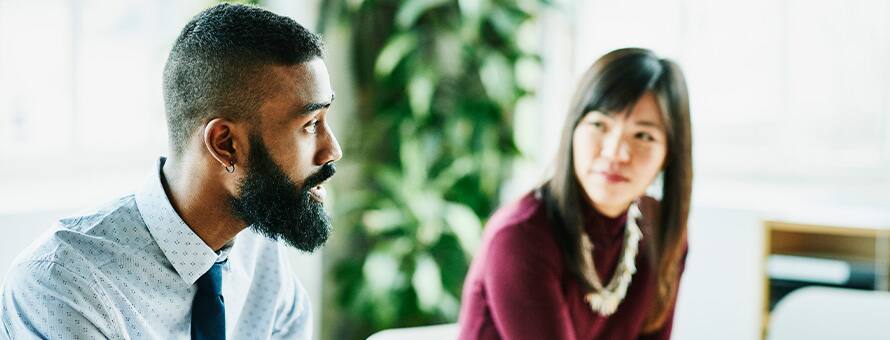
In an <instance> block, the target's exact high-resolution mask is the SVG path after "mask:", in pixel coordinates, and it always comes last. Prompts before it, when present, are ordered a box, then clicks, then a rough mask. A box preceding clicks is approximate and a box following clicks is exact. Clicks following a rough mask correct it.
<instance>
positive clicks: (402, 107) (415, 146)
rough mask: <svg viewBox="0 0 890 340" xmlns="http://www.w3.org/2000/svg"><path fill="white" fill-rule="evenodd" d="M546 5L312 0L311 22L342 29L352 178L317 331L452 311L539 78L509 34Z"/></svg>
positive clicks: (365, 331) (333, 333) (398, 322)
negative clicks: (318, 9)
mask: <svg viewBox="0 0 890 340" xmlns="http://www.w3.org/2000/svg"><path fill="white" fill-rule="evenodd" d="M546 3H547V1H543V0H529V1H497V0H408V1H397V0H364V1H362V0H326V1H323V2H322V16H321V18H322V20H321V27H322V28H325V27H328V28H329V27H331V26H333V25H345V26H341V27H344V28H345V29H346V30H347V31H348V32H349V34H348V40H349V44H350V45H351V46H350V47H351V50H352V52H351V53H352V55H351V56H350V58H351V59H350V62H351V67H352V76H353V79H354V81H355V96H356V98H355V117H353V118H352V119H350V121H349V122H348V124H350V125H351V126H353V128H352V130H351V132H350V133H349V135H341V136H340V138H341V143H342V145H343V148H344V150H345V152H344V154H345V155H347V158H348V160H346V159H345V160H344V161H346V162H350V163H353V164H355V165H356V167H357V170H356V171H355V172H356V176H357V177H358V178H357V179H355V180H354V183H353V184H354V185H353V186H351V187H348V188H343V190H342V192H343V194H342V195H337V197H336V201H335V202H334V204H333V206H334V207H335V209H337V210H336V211H335V213H334V215H335V216H336V219H337V221H336V223H335V225H336V226H337V231H336V235H338V237H344V235H345V237H346V240H345V241H344V242H345V244H346V245H347V246H346V247H344V249H345V251H346V253H345V254H338V255H334V254H332V255H331V256H336V257H335V258H334V260H333V262H334V265H333V270H332V271H330V276H329V277H327V278H326V282H329V283H330V284H331V285H332V286H333V294H331V295H332V296H330V299H328V302H327V303H325V306H326V308H327V309H331V308H335V309H336V310H335V311H334V313H335V314H334V315H336V320H331V319H332V317H328V318H326V319H327V321H326V327H325V329H326V335H327V337H329V338H332V339H353V338H362V339H364V338H365V337H366V336H368V335H369V334H371V333H372V332H375V331H377V330H380V329H385V328H393V327H408V326H417V325H424V324H435V323H444V322H454V321H455V320H456V318H457V314H458V311H459V303H460V294H461V289H462V285H463V280H464V277H465V276H466V273H467V269H468V266H469V263H470V260H471V258H472V255H473V254H474V253H475V251H476V250H477V248H478V246H479V243H480V235H481V229H482V225H483V221H482V220H483V219H484V218H486V217H488V216H489V214H491V212H492V209H494V208H496V206H497V204H498V203H499V202H498V199H497V198H498V196H499V190H500V187H501V184H502V182H503V181H504V179H505V178H506V177H507V176H508V175H509V169H510V164H511V163H510V162H511V160H512V159H513V158H514V157H516V156H517V155H518V153H519V151H518V150H517V147H516V145H515V143H514V138H513V112H514V108H515V104H516V103H517V102H518V101H520V100H521V99H523V97H525V96H529V95H531V90H532V89H533V88H534V87H535V86H536V84H534V81H533V80H528V79H529V77H527V76H525V74H527V73H528V72H527V71H528V70H529V69H534V68H535V67H536V66H537V65H539V58H538V56H537V55H536V54H535V53H534V51H533V48H529V47H528V46H523V44H522V42H521V41H522V39H518V38H521V35H522V34H523V32H524V31H528V30H529V29H530V28H533V22H534V21H533V19H534V17H535V14H536V13H537V11H538V10H539V9H540V7H541V6H542V5H543V4H546ZM329 20H334V21H333V24H331V22H330V21H329ZM526 35H527V33H526ZM355 126H359V128H355ZM356 184H357V185H356ZM328 315H330V314H328Z"/></svg>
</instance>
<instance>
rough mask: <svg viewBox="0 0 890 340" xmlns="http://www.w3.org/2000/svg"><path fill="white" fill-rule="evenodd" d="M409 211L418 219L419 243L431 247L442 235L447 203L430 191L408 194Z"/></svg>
mask: <svg viewBox="0 0 890 340" xmlns="http://www.w3.org/2000/svg"><path fill="white" fill-rule="evenodd" d="M405 194H406V196H407V197H408V201H406V202H405V203H407V206H408V209H409V210H410V211H411V213H412V214H414V216H415V218H417V223H418V226H417V241H418V242H420V244H422V245H425V246H429V245H432V244H434V243H435V242H436V241H438V240H439V236H441V235H442V228H443V226H442V218H441V216H442V215H441V214H442V210H443V208H444V205H445V202H444V200H443V199H442V198H441V196H439V195H437V194H435V193H433V192H430V191H416V192H406V193H405Z"/></svg>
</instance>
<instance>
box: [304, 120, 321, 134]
mask: <svg viewBox="0 0 890 340" xmlns="http://www.w3.org/2000/svg"><path fill="white" fill-rule="evenodd" d="M304 129H305V130H306V132H308V133H311V134H313V135H314V134H315V133H317V132H318V119H313V120H312V121H311V122H309V124H306V127H305V128H304Z"/></svg>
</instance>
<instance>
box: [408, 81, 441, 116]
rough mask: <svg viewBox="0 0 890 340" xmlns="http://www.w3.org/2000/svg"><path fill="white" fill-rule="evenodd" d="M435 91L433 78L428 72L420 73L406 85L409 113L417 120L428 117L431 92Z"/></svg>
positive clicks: (431, 98) (431, 100)
mask: <svg viewBox="0 0 890 340" xmlns="http://www.w3.org/2000/svg"><path fill="white" fill-rule="evenodd" d="M435 90H436V85H435V77H434V76H433V74H432V73H430V72H421V73H418V74H416V75H414V77H411V81H410V82H409V83H408V99H409V103H410V105H411V113H413V114H414V116H415V117H416V118H417V119H418V120H422V119H424V118H426V117H427V116H429V113H430V104H431V103H432V102H433V92H435Z"/></svg>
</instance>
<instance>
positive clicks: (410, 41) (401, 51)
mask: <svg viewBox="0 0 890 340" xmlns="http://www.w3.org/2000/svg"><path fill="white" fill-rule="evenodd" d="M415 48H417V35H416V34H414V33H411V32H408V33H402V34H399V35H397V36H395V37H393V38H391V39H389V41H388V42H387V43H386V47H384V48H383V50H381V51H380V54H379V55H378V56H377V62H376V63H375V64H374V73H375V74H376V75H377V76H378V77H386V76H389V75H390V74H391V73H392V71H393V70H394V69H395V68H396V66H398V65H399V62H401V61H402V59H404V58H405V56H407V55H408V54H409V53H411V51H413V50H414V49H415Z"/></svg>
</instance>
